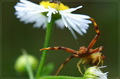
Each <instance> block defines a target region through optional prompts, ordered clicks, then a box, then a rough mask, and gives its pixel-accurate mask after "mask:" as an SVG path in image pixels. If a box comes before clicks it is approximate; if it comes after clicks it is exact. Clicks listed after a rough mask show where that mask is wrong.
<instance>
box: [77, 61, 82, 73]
mask: <svg viewBox="0 0 120 79" xmlns="http://www.w3.org/2000/svg"><path fill="white" fill-rule="evenodd" d="M82 62H83V60H82V59H80V60H79V61H78V63H77V68H78V70H79V72H80V73H81V74H82V75H83V72H82V71H81V67H80V64H81V63H82Z"/></svg>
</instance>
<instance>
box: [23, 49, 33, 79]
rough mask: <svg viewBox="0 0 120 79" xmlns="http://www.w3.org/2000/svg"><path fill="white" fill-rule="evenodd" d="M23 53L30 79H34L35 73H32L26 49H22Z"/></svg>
mask: <svg viewBox="0 0 120 79" xmlns="http://www.w3.org/2000/svg"><path fill="white" fill-rule="evenodd" d="M22 52H23V55H24V57H25V58H26V69H27V71H28V75H29V78H30V79H34V75H33V71H32V68H31V65H30V62H29V59H28V54H27V52H26V50H25V49H22Z"/></svg>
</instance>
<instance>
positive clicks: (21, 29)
mask: <svg viewBox="0 0 120 79" xmlns="http://www.w3.org/2000/svg"><path fill="white" fill-rule="evenodd" d="M32 1H34V2H36V3H38V2H39V1H40V0H39V1H37V0H32ZM16 2H18V1H16V0H9V1H7V0H4V1H2V3H0V4H2V6H1V5H0V6H1V8H2V18H1V20H2V26H1V27H2V37H1V39H2V40H1V41H2V68H1V71H2V74H1V76H2V77H3V78H8V79H10V78H12V79H13V78H14V79H18V78H20V79H21V78H22V77H24V76H23V75H22V76H20V75H18V73H16V72H15V70H14V63H15V61H16V59H17V57H18V56H20V55H21V54H22V53H21V49H22V48H24V49H26V50H27V52H28V53H29V54H32V55H34V56H36V57H37V58H38V59H40V57H41V52H40V51H39V49H40V48H42V47H43V44H44V37H45V30H44V29H42V28H39V29H38V28H33V27H32V25H33V24H24V23H23V22H20V21H19V20H18V19H17V18H16V16H15V15H14V13H15V10H14V5H15V4H16ZM61 2H63V3H64V4H66V5H68V6H70V7H77V6H79V5H83V8H82V9H79V10H77V11H75V12H74V13H80V14H86V15H89V16H91V17H92V18H94V19H95V20H96V22H97V24H98V26H99V29H100V31H101V36H100V38H99V40H98V41H97V43H96V44H95V46H94V47H93V48H96V47H99V46H104V49H103V51H102V53H103V54H104V55H105V56H106V59H105V63H104V65H106V66H107V68H105V69H104V71H108V72H109V74H108V76H109V78H111V79H117V78H116V77H118V1H117V0H101V1H99V0H91V1H89V0H86V1H84V0H81V1H78V0H63V1H61ZM31 18H32V17H31ZM76 34H77V33H76ZM95 34H96V33H95V30H94V28H93V24H91V25H90V27H89V29H88V32H87V34H85V35H84V36H80V35H78V34H77V37H78V39H77V40H75V39H74V38H73V36H72V35H71V33H70V31H69V30H68V29H66V28H65V29H63V30H61V29H58V28H57V26H56V25H55V27H54V30H53V33H52V37H51V41H50V45H49V46H50V47H53V46H65V47H69V48H72V49H75V50H78V49H79V47H80V46H87V45H88V44H89V42H90V41H91V40H92V39H93V37H94V36H95ZM70 55H71V54H70V53H67V52H65V51H51V50H50V51H48V54H47V59H46V62H45V64H47V63H49V62H53V63H54V64H55V70H54V71H53V73H52V74H51V75H54V74H55V72H56V70H57V69H58V68H59V66H60V64H62V63H63V62H64V60H65V59H66V58H67V57H69V56H70ZM78 60H79V59H78V58H74V59H72V60H71V61H69V62H68V63H67V64H66V66H65V67H64V68H63V69H62V71H61V72H60V75H68V76H81V75H80V73H79V72H78V69H77V67H76V64H77V62H78ZM22 79H23V78H22Z"/></svg>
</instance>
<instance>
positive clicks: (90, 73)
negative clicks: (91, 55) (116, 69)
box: [84, 66, 108, 79]
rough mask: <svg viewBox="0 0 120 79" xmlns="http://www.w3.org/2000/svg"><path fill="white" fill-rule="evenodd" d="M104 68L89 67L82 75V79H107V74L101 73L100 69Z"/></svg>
mask: <svg viewBox="0 0 120 79" xmlns="http://www.w3.org/2000/svg"><path fill="white" fill-rule="evenodd" d="M104 67H106V66H101V67H97V66H93V67H90V68H88V69H87V70H86V72H85V74H84V78H85V79H107V73H108V72H106V73H103V72H102V71H101V70H100V68H104Z"/></svg>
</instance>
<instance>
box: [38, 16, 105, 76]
mask: <svg viewBox="0 0 120 79" xmlns="http://www.w3.org/2000/svg"><path fill="white" fill-rule="evenodd" d="M90 20H91V21H92V22H93V24H94V28H95V31H96V33H97V34H96V35H95V37H94V38H93V40H92V41H91V42H90V44H89V45H88V47H87V48H86V47H84V46H82V47H80V48H79V50H78V51H75V50H73V49H70V48H66V47H48V48H42V49H40V51H42V50H65V51H67V52H69V53H72V54H73V55H71V56H70V57H68V58H67V59H66V60H65V62H64V63H63V64H62V65H61V66H60V68H59V69H58V71H57V73H56V75H58V73H59V72H60V70H61V69H62V68H63V66H64V65H65V64H66V63H67V62H68V61H69V60H70V59H72V58H74V57H76V58H80V60H79V61H78V63H77V67H78V70H79V71H80V73H81V74H82V72H81V69H80V64H88V65H96V66H98V65H99V64H100V63H101V64H103V59H104V58H105V56H104V55H102V53H101V52H100V51H101V50H102V48H103V47H102V46H100V47H98V48H95V49H91V48H92V47H93V45H94V44H95V43H96V41H97V40H98V38H99V36H100V31H99V29H98V26H97V23H96V22H95V20H94V19H93V18H90Z"/></svg>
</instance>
